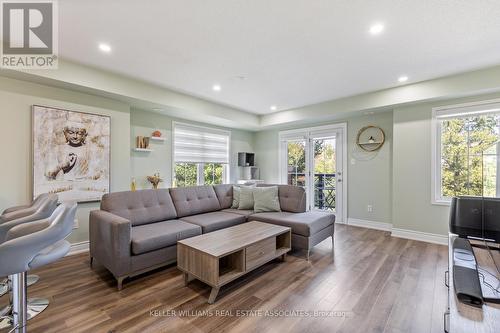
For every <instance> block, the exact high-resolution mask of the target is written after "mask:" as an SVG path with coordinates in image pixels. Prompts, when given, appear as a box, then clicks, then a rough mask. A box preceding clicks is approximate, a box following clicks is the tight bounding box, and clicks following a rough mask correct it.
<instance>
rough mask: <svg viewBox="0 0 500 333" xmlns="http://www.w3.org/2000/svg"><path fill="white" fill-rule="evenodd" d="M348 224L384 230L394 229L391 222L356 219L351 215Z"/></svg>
mask: <svg viewBox="0 0 500 333" xmlns="http://www.w3.org/2000/svg"><path fill="white" fill-rule="evenodd" d="M347 224H348V225H352V226H355V227H363V228H369V229H376V230H383V231H391V230H392V224H390V223H385V222H376V221H369V220H361V219H355V218H352V217H349V218H348V219H347Z"/></svg>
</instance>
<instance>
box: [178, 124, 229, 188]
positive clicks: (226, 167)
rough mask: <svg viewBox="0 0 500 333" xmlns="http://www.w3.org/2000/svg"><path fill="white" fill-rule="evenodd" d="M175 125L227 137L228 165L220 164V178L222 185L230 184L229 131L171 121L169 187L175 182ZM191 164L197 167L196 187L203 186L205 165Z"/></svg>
mask: <svg viewBox="0 0 500 333" xmlns="http://www.w3.org/2000/svg"><path fill="white" fill-rule="evenodd" d="M176 125H185V126H191V127H198V128H200V129H208V130H211V131H216V132H220V133H222V134H225V135H227V136H228V137H229V140H228V155H229V156H228V163H227V164H226V163H222V164H223V167H224V170H223V172H222V176H223V179H224V180H223V184H229V183H230V179H231V175H230V171H231V168H230V164H231V152H232V151H231V131H226V130H222V129H219V128H216V127H209V126H200V125H194V124H190V123H186V122H180V121H175V120H173V121H172V142H171V149H170V150H171V159H172V184H170V186H173V185H174V181H175V164H176V162H175V126H176ZM193 164H197V167H198V172H197V186H202V185H205V177H203V168H204V165H205V163H193Z"/></svg>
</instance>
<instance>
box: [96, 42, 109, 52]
mask: <svg viewBox="0 0 500 333" xmlns="http://www.w3.org/2000/svg"><path fill="white" fill-rule="evenodd" d="M99 50H101V51H102V52H105V53H109V52H111V46H109V44H105V43H100V44H99Z"/></svg>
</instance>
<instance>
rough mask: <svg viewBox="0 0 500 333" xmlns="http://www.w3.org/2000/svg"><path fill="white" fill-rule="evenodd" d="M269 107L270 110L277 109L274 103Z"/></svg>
mask: <svg viewBox="0 0 500 333" xmlns="http://www.w3.org/2000/svg"><path fill="white" fill-rule="evenodd" d="M269 109H271V111H276V110H278V107H277V106H276V105H271V107H270V108H269Z"/></svg>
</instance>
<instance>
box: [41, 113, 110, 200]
mask: <svg viewBox="0 0 500 333" xmlns="http://www.w3.org/2000/svg"><path fill="white" fill-rule="evenodd" d="M32 124H33V197H34V198H35V197H37V196H38V195H40V194H42V193H56V194H58V196H59V201H60V202H62V201H66V200H70V201H76V202H91V201H99V200H101V197H102V196H103V194H105V193H108V192H109V188H110V156H111V152H110V136H111V135H110V131H111V118H110V117H108V116H102V115H97V114H90V113H83V112H76V111H69V110H63V109H58V108H53V107H47V106H40V105H33V121H32Z"/></svg>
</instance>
